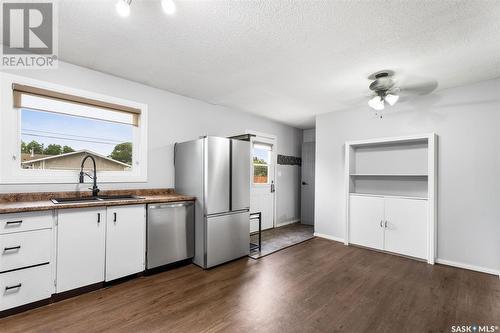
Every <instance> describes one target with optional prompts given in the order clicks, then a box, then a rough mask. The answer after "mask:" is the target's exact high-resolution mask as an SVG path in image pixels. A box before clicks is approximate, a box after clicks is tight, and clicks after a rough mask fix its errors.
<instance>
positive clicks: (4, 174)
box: [0, 73, 148, 184]
mask: <svg viewBox="0 0 500 333" xmlns="http://www.w3.org/2000/svg"><path fill="white" fill-rule="evenodd" d="M14 83H17V84H23V85H29V86H33V87H36V88H40V89H47V90H53V91H57V92H60V93H65V94H71V95H75V96H80V97H83V98H89V99H95V100H101V101H105V102H109V103H114V104H119V105H123V106H128V107H133V108H137V109H140V110H141V114H140V116H139V117H140V119H139V124H138V126H137V127H134V129H133V141H132V145H133V152H132V170H130V171H98V174H97V177H98V182H99V183H131V182H147V170H148V165H147V162H148V161H147V151H148V150H147V144H148V142H147V125H148V114H147V109H148V106H147V105H146V104H143V103H138V102H134V101H130V100H125V99H121V98H117V97H112V96H106V95H102V94H98V93H93V92H89V91H84V90H80V89H74V88H69V87H66V86H62V85H58V84H53V83H48V82H43V81H39V80H35V79H31V78H26V77H23V76H18V75H12V74H7V73H0V84H1V87H0V94H1V95H0V98H1V100H0V184H71V183H77V182H78V173H79V172H78V171H71V170H47V169H46V170H40V169H23V168H21V116H20V115H21V109H20V108H15V107H14V103H13V90H12V84H14ZM35 111H36V110H35ZM88 181H89V180H88V179H86V182H88Z"/></svg>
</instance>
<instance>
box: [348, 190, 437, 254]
mask: <svg viewBox="0 0 500 333" xmlns="http://www.w3.org/2000/svg"><path fill="white" fill-rule="evenodd" d="M427 205H428V202H427V200H420V199H411V198H394V197H377V196H372V197H371V196H363V195H351V197H350V205H349V243H352V244H356V245H362V246H366V247H370V248H374V249H378V250H384V251H388V252H393V253H398V254H403V255H407V256H411V257H415V258H421V259H426V258H427V220H428V217H427V212H428V206H427Z"/></svg>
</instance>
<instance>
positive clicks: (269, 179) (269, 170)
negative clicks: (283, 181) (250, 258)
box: [250, 136, 276, 233]
mask: <svg viewBox="0 0 500 333" xmlns="http://www.w3.org/2000/svg"><path fill="white" fill-rule="evenodd" d="M275 141H276V140H275V138H272V137H262V136H254V137H252V138H251V140H250V144H251V154H252V156H251V190H250V210H251V212H260V213H261V219H262V220H261V226H262V230H267V229H272V228H274V226H275V213H274V212H275V193H276V191H275V172H274V171H275V165H276V158H275V146H276V142H275ZM258 230H259V223H258V221H255V220H252V221H251V223H250V232H251V233H253V232H257V231H258Z"/></svg>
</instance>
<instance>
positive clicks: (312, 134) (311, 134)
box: [302, 128, 316, 142]
mask: <svg viewBox="0 0 500 333" xmlns="http://www.w3.org/2000/svg"><path fill="white" fill-rule="evenodd" d="M302 139H303V142H315V141H316V129H314V128H310V129H306V130H304V132H302Z"/></svg>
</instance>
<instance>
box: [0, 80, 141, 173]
mask: <svg viewBox="0 0 500 333" xmlns="http://www.w3.org/2000/svg"><path fill="white" fill-rule="evenodd" d="M2 81H6V80H5V79H4V80H2ZM7 81H9V80H7ZM9 83H10V84H9V86H10V87H9V88H10V89H8V88H7V87H8V86H7V83H5V82H3V89H2V95H5V94H7V93H8V92H10V96H11V98H10V101H11V105H10V109H9V108H5V109H7V110H8V112H4V113H10V114H4V113H3V114H2V121H3V120H4V119H5V120H6V122H2V123H3V124H2V127H3V128H2V129H7V128H5V127H4V126H3V125H5V124H6V123H9V122H10V124H11V125H15V126H12V127H13V128H15V129H16V130H15V131H12V129H10V130H8V129H7V131H6V133H5V134H2V137H3V138H4V139H5V140H4V143H3V144H2V148H6V149H5V150H4V151H3V152H5V153H7V154H9V149H11V152H10V155H11V156H10V158H7V160H9V161H10V163H8V164H7V165H4V166H3V168H2V169H3V170H2V175H1V182H2V183H21V182H22V183H24V182H28V183H29V182H34V183H45V182H47V183H68V182H69V183H76V181H77V174H78V172H79V171H80V165H81V161H82V159H83V157H84V156H86V155H92V156H93V157H94V158H95V160H96V165H97V170H98V180H99V181H100V182H133V181H146V176H147V175H146V170H147V169H146V168H147V166H146V164H147V158H146V133H147V132H146V122H145V119H146V106H145V105H142V104H138V103H134V102H129V101H123V100H117V99H115V98H107V97H104V96H101V95H99V96H97V95H94V94H91V93H87V92H81V91H80V92H77V94H75V92H76V91H74V90H71V92H69V90H68V89H67V88H64V87H57V88H56V89H49V88H46V87H45V86H44V85H43V84H37V85H28V84H25V83H18V82H17V81H14V80H13V81H12V82H9ZM50 88H53V87H52V86H51V87H50ZM7 90H10V91H7ZM117 102H118V103H117ZM2 106H6V103H5V102H4V101H3V102H2ZM7 133H10V134H7ZM7 135H9V136H10V137H6V136H7ZM9 143H10V145H9ZM3 152H2V153H3ZM91 163H92V161H91V160H89V159H88V160H87V161H86V164H85V169H90V168H91Z"/></svg>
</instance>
